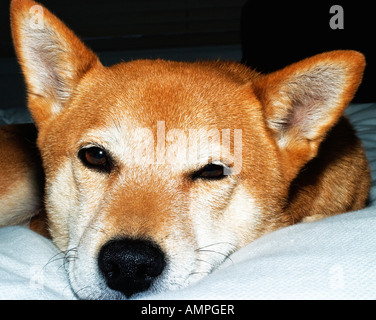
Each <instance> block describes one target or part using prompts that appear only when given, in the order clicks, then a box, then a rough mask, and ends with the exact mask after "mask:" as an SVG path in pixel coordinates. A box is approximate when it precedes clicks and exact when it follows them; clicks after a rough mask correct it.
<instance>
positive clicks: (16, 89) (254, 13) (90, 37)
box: [0, 0, 376, 111]
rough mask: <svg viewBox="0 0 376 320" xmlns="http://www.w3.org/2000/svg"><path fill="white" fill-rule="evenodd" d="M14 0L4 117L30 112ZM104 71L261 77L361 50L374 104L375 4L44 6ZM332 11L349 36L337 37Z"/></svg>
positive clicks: (143, 0)
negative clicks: (187, 68)
mask: <svg viewBox="0 0 376 320" xmlns="http://www.w3.org/2000/svg"><path fill="white" fill-rule="evenodd" d="M9 3H10V1H9V0H0V111H1V109H9V108H15V107H16V108H25V105H26V103H25V101H26V100H25V88H24V85H23V79H22V76H21V74H20V70H19V67H18V64H17V62H16V60H15V57H14V50H13V47H12V42H11V36H10V29H9ZM40 3H42V4H44V5H45V6H46V7H47V8H49V9H50V10H51V11H52V12H53V13H55V14H56V15H57V16H58V17H59V18H60V19H62V20H63V21H64V22H65V23H66V24H67V25H68V26H69V27H70V28H72V29H73V30H74V31H75V32H76V33H77V34H78V35H79V36H80V37H81V38H82V39H83V40H84V42H85V43H86V44H87V45H88V46H89V47H91V48H92V49H93V50H94V51H96V52H97V53H99V56H100V58H101V60H102V62H103V63H104V64H107V65H109V64H113V63H117V62H120V61H121V60H123V61H127V60H130V59H137V58H166V59H173V60H189V61H192V60H196V59H217V58H220V59H231V60H242V61H243V62H244V63H246V64H247V65H250V66H251V67H253V68H256V69H257V70H259V71H262V72H269V71H273V70H276V69H279V68H282V67H283V66H285V65H287V64H289V63H291V62H294V61H297V60H300V59H303V58H305V57H308V56H311V55H313V54H316V53H320V52H323V51H327V50H334V49H355V50H359V51H361V52H363V53H364V54H365V55H366V58H367V62H368V66H367V69H366V73H365V78H364V81H363V84H362V85H361V87H360V89H359V91H358V93H357V95H356V97H355V99H354V102H376V90H375V89H376V88H374V83H375V82H376V81H375V80H376V70H375V64H376V63H375V62H376V61H375V60H376V55H375V40H374V39H375V31H376V22H374V21H375V20H376V19H375V18H374V15H375V14H374V8H373V5H372V3H371V2H369V1H368V2H364V3H362V2H360V1H351V2H349V1H346V2H344V1H321V2H317V1H315V2H311V3H309V2H297V1H290V2H286V1H273V2H270V1H264V0H258V1H253V0H252V1H247V0H43V1H42V0H41V1H40ZM332 5H341V6H342V7H343V9H344V29H343V30H339V29H337V30H332V29H331V28H330V26H329V20H330V18H331V17H332V15H331V14H330V13H329V9H330V7H331V6H332Z"/></svg>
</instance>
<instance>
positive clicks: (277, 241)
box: [0, 103, 376, 299]
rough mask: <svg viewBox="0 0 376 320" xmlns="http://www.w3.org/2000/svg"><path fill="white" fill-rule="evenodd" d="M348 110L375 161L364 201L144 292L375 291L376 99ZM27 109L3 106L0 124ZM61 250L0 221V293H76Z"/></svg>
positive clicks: (372, 294)
mask: <svg viewBox="0 0 376 320" xmlns="http://www.w3.org/2000/svg"><path fill="white" fill-rule="evenodd" d="M347 114H348V115H349V117H350V119H351V120H352V123H353V124H354V126H355V127H356V129H357V131H358V135H359V137H360V138H361V139H362V141H363V143H364V146H365V148H366V152H367V156H368V159H369V162H370V165H371V168H372V177H373V184H372V190H371V195H370V203H369V206H368V207H367V208H365V209H363V210H361V211H358V212H351V213H347V214H343V215H339V216H335V217H330V218H327V219H324V220H321V221H317V222H314V223H309V224H298V225H294V226H291V227H288V228H284V229H281V230H278V231H276V232H273V233H271V234H268V235H265V236H263V237H261V238H260V239H258V240H256V241H255V242H253V243H251V244H250V245H248V246H247V247H245V248H243V249H242V250H239V251H238V252H236V253H234V254H233V255H232V256H231V257H230V258H229V259H227V261H226V262H225V263H224V264H223V265H222V266H221V268H219V269H218V270H216V271H215V272H213V273H212V274H211V275H209V276H208V277H206V278H205V279H204V280H202V281H201V282H199V283H197V284H196V285H193V286H191V287H189V288H186V289H183V290H178V291H171V292H165V293H162V294H158V295H152V296H144V297H143V298H144V299H376V267H375V265H376V250H375V247H376V232H375V226H376V103H375V104H361V105H355V104H354V105H351V106H350V107H349V108H348V111H347ZM23 117H24V115H23V114H18V113H17V112H13V115H11V114H9V112H8V113H7V112H3V113H2V114H0V124H2V123H15V122H22V121H23V120H24V118H23ZM26 119H30V118H29V116H28V115H26ZM62 258H63V256H62V254H61V253H59V251H58V250H57V249H56V247H55V246H54V245H53V244H52V242H51V241H49V240H47V239H45V238H43V237H41V236H39V235H37V234H35V233H33V232H32V231H30V230H28V229H26V228H23V227H7V228H3V229H0V298H1V299H74V298H75V297H74V295H73V293H72V292H71V290H70V287H69V282H68V279H67V275H66V273H65V270H64V266H63V259H62Z"/></svg>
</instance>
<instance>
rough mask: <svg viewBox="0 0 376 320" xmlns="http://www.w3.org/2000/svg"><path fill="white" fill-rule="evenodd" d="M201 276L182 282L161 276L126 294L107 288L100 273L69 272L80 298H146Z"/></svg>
mask: <svg viewBox="0 0 376 320" xmlns="http://www.w3.org/2000/svg"><path fill="white" fill-rule="evenodd" d="M203 277H204V276H203V275H200V276H195V277H188V278H189V279H187V280H186V281H183V282H182V283H179V282H176V281H169V280H168V279H165V278H164V277H161V279H157V280H156V281H155V282H154V283H153V284H152V285H151V286H150V288H148V289H147V290H145V291H142V292H138V293H134V294H131V295H126V294H124V293H122V292H120V291H117V290H112V289H111V288H109V287H108V285H107V284H106V282H105V280H104V279H103V278H102V277H101V275H92V277H91V278H92V279H90V278H89V277H88V275H86V276H85V275H82V274H80V272H74V271H73V272H72V271H71V272H69V280H70V284H71V288H72V290H73V292H74V294H75V295H76V297H77V298H78V299H81V300H128V299H132V300H133V299H146V298H148V297H150V296H153V295H156V294H160V293H163V292H166V291H172V290H178V289H183V288H185V287H187V286H189V285H191V284H194V283H196V282H197V281H199V280H200V279H201V278H203Z"/></svg>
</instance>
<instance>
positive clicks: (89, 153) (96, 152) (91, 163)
mask: <svg viewBox="0 0 376 320" xmlns="http://www.w3.org/2000/svg"><path fill="white" fill-rule="evenodd" d="M78 157H79V158H80V159H81V161H82V163H83V164H84V165H85V166H86V167H88V168H92V169H97V170H100V171H110V160H109V157H108V155H107V153H106V151H105V150H104V149H102V148H100V147H90V148H83V149H81V150H80V151H79V153H78Z"/></svg>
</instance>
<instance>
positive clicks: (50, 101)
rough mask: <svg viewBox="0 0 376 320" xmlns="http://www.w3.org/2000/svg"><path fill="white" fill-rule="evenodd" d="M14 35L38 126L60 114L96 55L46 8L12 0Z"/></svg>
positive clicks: (25, 1) (31, 109)
mask: <svg viewBox="0 0 376 320" xmlns="http://www.w3.org/2000/svg"><path fill="white" fill-rule="evenodd" d="M10 11H11V28H12V37H13V42H14V46H15V50H16V53H17V57H18V60H19V62H20V64H21V68H22V72H23V74H24V76H25V80H26V85H27V89H28V104H29V109H30V111H31V113H32V115H33V118H34V120H35V122H36V124H37V125H38V126H39V125H40V124H41V123H43V122H45V121H46V120H47V119H49V118H50V117H51V116H54V115H55V114H58V113H60V112H61V110H62V109H63V108H64V106H65V104H66V103H67V101H68V100H69V99H70V97H71V95H72V93H73V91H74V89H75V87H76V86H77V84H78V82H79V81H80V79H81V78H82V77H83V76H84V75H85V73H87V72H88V71H89V70H90V69H91V68H92V67H93V66H94V65H96V64H99V63H100V62H99V60H98V58H97V56H96V55H95V54H94V53H93V52H92V51H91V50H89V49H88V48H86V47H85V46H84V44H83V43H82V42H81V41H80V40H79V39H78V38H77V37H76V36H75V35H74V34H73V32H72V31H71V30H69V29H68V28H67V27H66V26H65V25H64V24H63V23H62V22H61V21H60V20H59V19H58V18H56V17H55V16H54V15H53V14H52V13H51V12H49V11H48V10H47V9H46V8H44V7H43V6H41V5H39V4H38V3H36V2H34V1H31V0H12V2H11V8H10Z"/></svg>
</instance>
